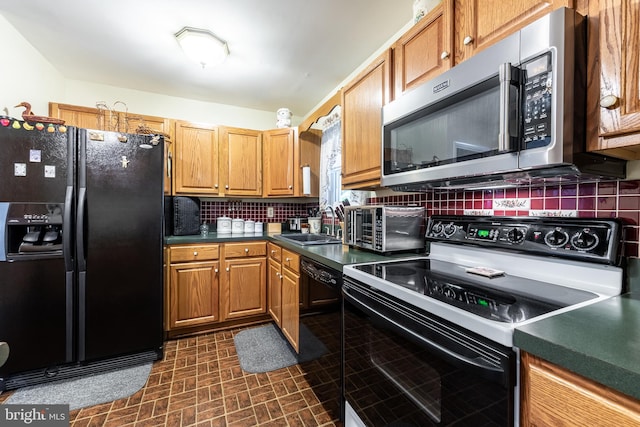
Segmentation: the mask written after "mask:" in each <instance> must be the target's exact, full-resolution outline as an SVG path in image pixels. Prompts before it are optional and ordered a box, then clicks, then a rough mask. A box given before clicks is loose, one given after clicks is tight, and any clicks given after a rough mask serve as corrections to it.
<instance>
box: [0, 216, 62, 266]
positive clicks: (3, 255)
mask: <svg viewBox="0 0 640 427" xmlns="http://www.w3.org/2000/svg"><path fill="white" fill-rule="evenodd" d="M63 212H64V204H62V203H0V219H2V220H3V221H2V222H3V224H2V225H3V227H2V229H0V241H1V242H3V243H4V245H3V247H2V248H0V261H14V260H20V259H31V258H42V257H58V256H62V254H63V252H62V249H63V247H62V232H63V227H62V224H63Z"/></svg>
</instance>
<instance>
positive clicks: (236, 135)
mask: <svg viewBox="0 0 640 427" xmlns="http://www.w3.org/2000/svg"><path fill="white" fill-rule="evenodd" d="M220 178H221V180H222V188H221V190H220V193H221V195H228V196H260V195H261V194H262V135H261V132H259V131H255V130H250V129H238V128H232V127H221V128H220Z"/></svg>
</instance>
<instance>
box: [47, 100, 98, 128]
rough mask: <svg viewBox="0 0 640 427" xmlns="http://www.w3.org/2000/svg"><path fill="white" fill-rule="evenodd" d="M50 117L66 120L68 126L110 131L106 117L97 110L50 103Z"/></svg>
mask: <svg viewBox="0 0 640 427" xmlns="http://www.w3.org/2000/svg"><path fill="white" fill-rule="evenodd" d="M49 116H51V117H56V118H58V119H62V120H64V122H65V124H66V125H67V126H76V127H79V128H85V129H98V130H107V129H108V128H107V127H106V124H105V117H104V115H103V114H101V113H100V110H98V109H97V108H90V107H80V106H78V105H69V104H59V103H57V102H50V103H49Z"/></svg>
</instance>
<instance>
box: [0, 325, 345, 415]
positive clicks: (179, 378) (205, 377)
mask: <svg viewBox="0 0 640 427" xmlns="http://www.w3.org/2000/svg"><path fill="white" fill-rule="evenodd" d="M336 316H338V314H337V313H332V314H329V315H322V316H313V317H309V318H305V320H304V322H305V325H307V326H308V327H309V329H311V330H312V331H313V332H314V334H316V336H318V338H320V339H323V341H324V339H325V338H326V340H335V339H336V338H335V328H339V317H337V318H336ZM242 329H243V328H236V329H232V330H227V331H221V332H215V333H210V334H205V335H199V336H194V337H187V338H182V339H177V340H171V341H167V342H166V343H165V354H164V358H163V360H160V361H157V362H155V363H154V365H153V368H152V370H151V374H150V375H149V379H148V381H147V383H146V385H145V386H144V387H143V388H142V389H140V390H139V391H138V392H137V393H135V394H133V395H132V396H129V397H128V398H124V399H120V400H116V401H113V402H109V403H104V404H100V405H96V406H91V407H88V408H83V409H79V410H74V411H71V413H70V419H71V426H72V427H85V426H114V427H116V426H117V427H124V426H198V427H201V426H202V427H214V426H238V427H240V426H242V427H247V426H265V427H268V426H278V427H280V426H341V425H342V424H341V423H340V421H338V419H337V418H338V417H337V413H338V409H337V400H336V399H335V398H336V393H337V383H336V382H335V379H334V378H331V376H330V374H329V373H328V370H329V369H333V370H334V372H335V369H339V365H338V363H339V357H340V355H339V351H337V352H336V351H329V352H328V353H327V354H325V355H324V356H322V357H321V358H320V359H316V360H314V361H311V362H307V363H305V364H303V365H293V366H290V367H287V368H282V369H279V370H276V371H271V372H267V373H260V374H252V373H247V372H244V371H243V370H242V369H241V367H240V363H239V360H238V356H237V354H236V349H235V346H234V342H233V337H234V335H235V334H237V333H238V332H240V331H241V330H242ZM323 335H324V336H323ZM325 344H327V343H326V342H325ZM333 344H338V345H337V346H336V345H333ZM327 347H328V348H329V349H335V348H338V349H339V343H335V342H334V343H332V345H327ZM331 375H333V374H331ZM10 395H11V392H6V393H3V394H2V395H0V402H2V401H4V400H6V399H7V398H8V397H9V396H10Z"/></svg>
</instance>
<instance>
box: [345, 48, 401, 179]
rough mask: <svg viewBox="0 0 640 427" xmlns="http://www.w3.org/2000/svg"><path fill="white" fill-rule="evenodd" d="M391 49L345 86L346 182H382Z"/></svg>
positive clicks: (389, 92)
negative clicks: (381, 161) (384, 107)
mask: <svg viewBox="0 0 640 427" xmlns="http://www.w3.org/2000/svg"><path fill="white" fill-rule="evenodd" d="M390 64H391V50H390V49H389V50H387V51H386V52H385V53H383V54H382V55H380V57H378V58H377V59H376V60H375V61H374V62H373V63H372V64H370V65H369V67H368V68H367V69H365V70H364V71H363V72H362V73H360V74H359V75H358V76H357V77H356V78H355V79H354V80H352V81H351V82H350V83H348V84H347V85H346V86H345V87H344V88H343V89H342V186H343V187H344V188H361V189H366V188H375V187H378V186H379V185H380V173H381V169H380V158H381V152H382V148H381V147H382V114H381V112H380V109H381V108H382V106H383V105H385V104H386V103H387V102H389V100H390V98H391V79H390Z"/></svg>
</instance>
